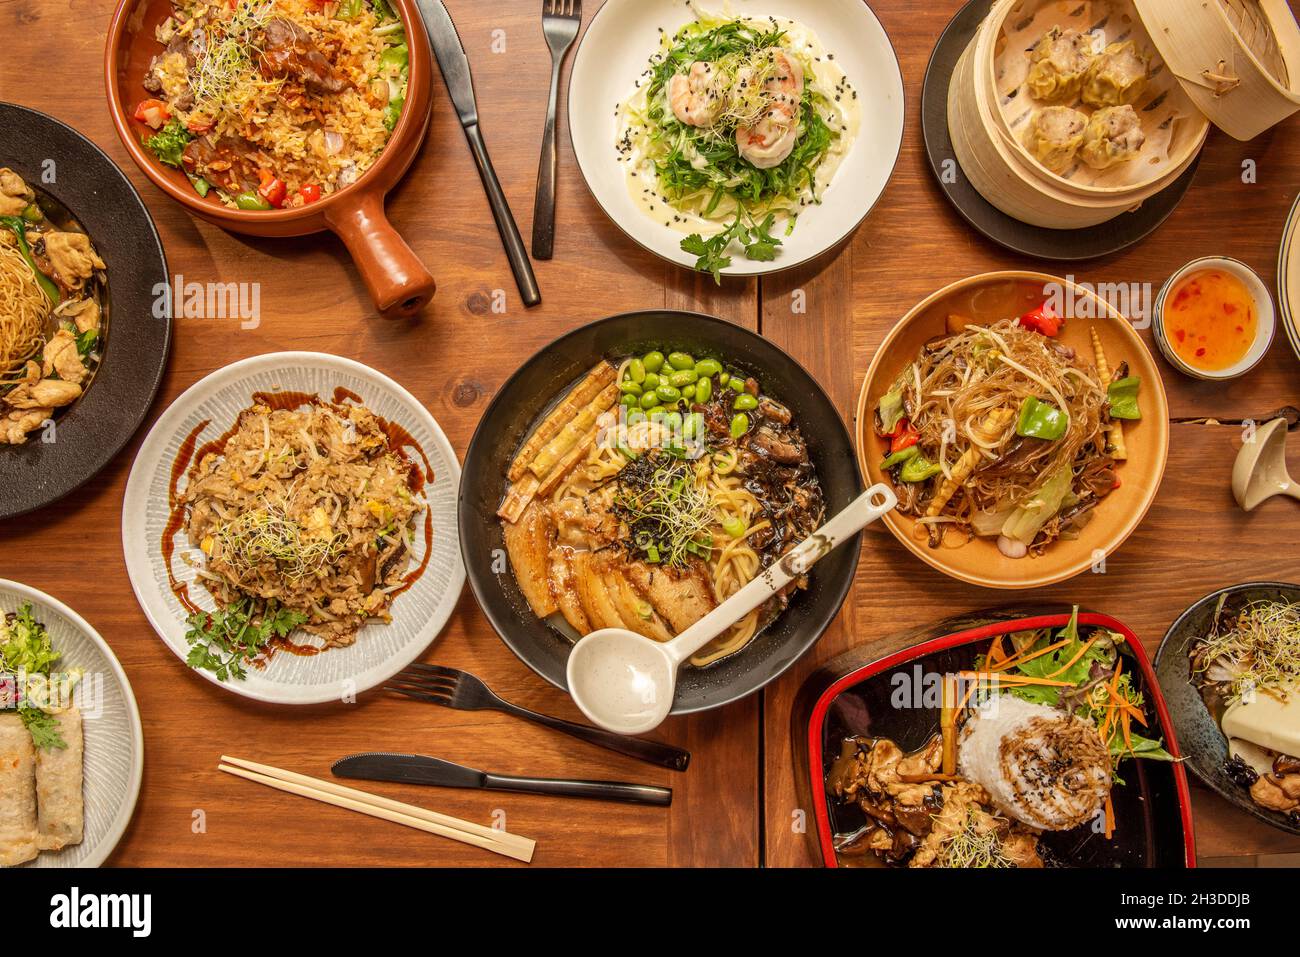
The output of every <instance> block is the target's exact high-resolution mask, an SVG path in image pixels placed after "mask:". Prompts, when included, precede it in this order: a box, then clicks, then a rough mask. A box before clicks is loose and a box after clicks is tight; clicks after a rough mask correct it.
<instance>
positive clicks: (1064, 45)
mask: <svg viewBox="0 0 1300 957" xmlns="http://www.w3.org/2000/svg"><path fill="white" fill-rule="evenodd" d="M1096 55H1097V43H1096V40H1095V38H1094V37H1093V35H1092V34H1091V33H1081V32H1080V31H1078V30H1074V29H1070V30H1062V29H1061V28H1060V27H1052V29H1050V30H1048V31H1047V33H1045V34H1043V38H1042V39H1041V40H1039V41H1038V43H1037V44H1035V45H1034V48H1033V50H1031V51H1030V52H1029V64H1030V65H1029V75H1028V76H1027V77H1026V78H1025V87H1026V88H1027V89H1028V90H1029V95H1030V96H1032V97H1034V98H1035V99H1039V100H1063V99H1065V98H1067V97H1072V96H1074V95H1075V94H1076V93H1078V92H1079V88H1080V87H1081V86H1082V85H1083V78H1084V76H1085V75H1086V74H1087V72H1088V66H1089V64H1091V63H1092V61H1093V58H1094V57H1095V56H1096Z"/></svg>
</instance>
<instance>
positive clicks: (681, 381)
mask: <svg viewBox="0 0 1300 957" xmlns="http://www.w3.org/2000/svg"><path fill="white" fill-rule="evenodd" d="M698 378H699V376H698V375H697V374H696V372H695V370H694V369H682V370H680V371H678V372H674V373H673V374H672V375H670V376H669V377H668V384H669V385H675V386H677V388H679V389H680V388H681V387H682V386H685V385H690V384H691V383H692V382H694V381H695V380H696V379H698Z"/></svg>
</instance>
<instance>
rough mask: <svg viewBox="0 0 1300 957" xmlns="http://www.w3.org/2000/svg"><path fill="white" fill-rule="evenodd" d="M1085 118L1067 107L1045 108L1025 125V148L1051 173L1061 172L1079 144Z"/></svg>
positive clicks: (1080, 143)
mask: <svg viewBox="0 0 1300 957" xmlns="http://www.w3.org/2000/svg"><path fill="white" fill-rule="evenodd" d="M1087 127H1088V117H1087V114H1085V113H1080V112H1079V111H1078V110H1076V109H1072V108H1070V107H1068V106H1047V107H1044V108H1043V109H1041V110H1039V111H1038V112H1037V113H1035V114H1034V116H1033V119H1031V120H1030V121H1029V132H1028V134H1027V136H1026V139H1025V145H1026V146H1028V147H1029V152H1030V153H1032V154H1033V155H1034V159H1036V160H1038V162H1040V163H1042V164H1043V165H1044V166H1046V167H1047V168H1048V169H1050V170H1051V171H1052V172H1053V173H1059V172H1061V171H1062V170H1064V169H1065V168H1066V167H1067V166H1069V165H1070V163H1071V162H1072V161H1073V160H1074V154H1075V153H1076V152H1078V150H1079V147H1080V146H1081V145H1082V144H1083V133H1084V130H1085V129H1087Z"/></svg>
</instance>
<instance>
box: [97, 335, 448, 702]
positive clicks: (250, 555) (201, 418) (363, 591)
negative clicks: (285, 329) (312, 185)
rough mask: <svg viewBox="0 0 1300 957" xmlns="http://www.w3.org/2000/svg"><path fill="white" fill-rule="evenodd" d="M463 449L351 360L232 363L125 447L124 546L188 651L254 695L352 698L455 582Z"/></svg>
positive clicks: (400, 656)
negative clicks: (131, 448) (129, 455)
mask: <svg viewBox="0 0 1300 957" xmlns="http://www.w3.org/2000/svg"><path fill="white" fill-rule="evenodd" d="M459 482H460V465H459V463H458V462H457V460H456V453H455V451H454V450H453V449H452V447H451V443H450V442H448V441H447V437H446V436H445V435H444V434H443V432H442V429H441V428H439V426H438V423H437V422H435V421H434V419H433V416H431V415H430V414H429V413H428V411H427V410H426V409H425V408H424V406H423V405H421V404H420V402H419V401H418V400H417V399H416V398H415V397H414V396H413V395H411V393H409V392H407V391H406V390H405V389H404V388H402V387H401V386H400V385H398V384H397V383H396V382H394V381H393V380H392V379H390V378H388V377H387V376H385V375H383V374H382V373H379V372H376V371H375V370H374V369H371V368H369V367H367V366H364V365H362V364H361V363H359V362H353V361H352V360H350V359H342V358H339V357H338V356H331V355H325V354H322V353H313V352H279V353H270V354H267V355H262V356H255V357H253V358H251V359H245V360H242V361H240V362H236V363H233V364H232V365H229V366H226V367H225V368H224V369H219V370H218V371H216V372H214V373H212V374H211V375H209V376H207V377H206V378H204V379H202V380H200V381H199V382H197V383H196V384H195V385H193V386H191V387H190V388H189V389H188V390H186V392H185V393H184V394H182V395H181V396H180V398H178V399H177V400H176V401H175V402H173V403H172V405H171V406H170V407H169V408H168V409H167V411H166V412H164V413H163V414H162V416H161V417H160V418H159V419H158V422H157V424H156V425H155V426H154V427H153V429H152V430H151V431H150V433H149V436H148V437H147V438H146V439H145V442H144V445H143V446H142V447H141V449H140V454H139V455H138V456H137V457H136V460H135V464H134V466H133V467H132V469H131V477H130V479H129V480H128V482H127V488H126V497H125V502H124V507H123V511H122V548H123V551H124V553H125V556H126V565H127V571H128V573H129V575H130V578H131V586H132V587H133V588H134V589H135V594H136V598H137V599H138V600H139V602H140V606H141V607H142V608H143V609H144V612H145V614H146V615H147V616H148V618H149V621H150V623H151V624H152V625H153V627H154V630H155V631H156V632H157V633H158V635H159V636H160V637H161V638H162V639H163V641H164V642H166V644H167V646H168V647H169V648H171V649H172V651H174V652H175V653H176V655H177V657H179V658H180V659H181V660H182V661H184V662H185V663H186V664H188V665H189V666H190V667H191V668H192V669H194V670H195V671H197V672H198V673H199V674H201V675H202V676H203V677H205V678H207V679H208V680H210V681H213V682H215V683H217V684H219V685H221V686H222V687H224V688H226V689H228V690H230V691H234V692H236V693H238V694H242V695H244V696H246V697H249V698H254V699H256V700H259V701H269V702H275V703H280V704H319V703H324V702H328V701H343V700H348V699H350V698H351V697H352V696H354V695H356V694H358V693H360V692H362V691H365V690H367V689H369V688H372V687H374V686H375V685H377V684H380V683H382V682H383V681H384V680H386V679H387V678H389V677H391V676H392V675H393V674H395V673H397V672H398V671H400V670H401V669H402V668H404V667H406V666H407V665H408V664H410V663H411V662H412V661H414V660H415V658H416V657H417V656H419V655H420V654H421V653H422V652H423V651H424V650H425V648H427V647H428V646H429V644H430V643H431V642H432V641H433V640H434V638H435V637H437V635H438V633H439V632H440V631H441V630H442V628H443V626H444V625H445V624H446V623H447V620H448V618H450V617H451V613H452V610H453V609H454V608H455V606H456V601H457V599H458V598H459V596H460V592H461V587H462V585H463V584H464V581H465V571H464V566H463V565H462V563H461V558H460V546H459V540H458V536H457V531H456V489H457V487H458V485H459Z"/></svg>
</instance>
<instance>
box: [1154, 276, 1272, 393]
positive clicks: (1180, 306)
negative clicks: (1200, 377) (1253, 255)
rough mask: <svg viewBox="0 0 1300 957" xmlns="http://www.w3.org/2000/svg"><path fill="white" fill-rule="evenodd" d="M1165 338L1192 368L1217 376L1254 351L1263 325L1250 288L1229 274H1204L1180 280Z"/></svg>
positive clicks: (1169, 305) (1168, 306)
mask: <svg viewBox="0 0 1300 957" xmlns="http://www.w3.org/2000/svg"><path fill="white" fill-rule="evenodd" d="M1164 323H1165V334H1166V336H1167V337H1168V339H1169V343H1170V345H1172V346H1173V349H1174V352H1176V353H1177V354H1178V357H1179V358H1180V359H1182V360H1183V361H1184V362H1186V363H1187V364H1188V365H1189V366H1192V367H1194V368H1196V369H1204V370H1205V371H1207V372H1217V371H1218V370H1220V369H1226V368H1228V367H1229V366H1232V365H1235V364H1236V363H1238V362H1240V361H1241V360H1242V359H1243V358H1244V357H1245V355H1246V353H1247V352H1249V351H1250V347H1251V345H1252V344H1253V343H1254V341H1255V334H1256V330H1257V328H1258V325H1259V315H1258V310H1257V309H1256V308H1255V300H1254V297H1253V296H1251V294H1250V290H1249V289H1247V288H1246V284H1245V283H1243V282H1242V281H1241V280H1240V279H1238V278H1237V277H1236V276H1234V275H1233V274H1232V273H1230V272H1227V271H1225V270H1223V269H1214V268H1211V269H1201V270H1197V271H1196V272H1193V273H1191V274H1189V275H1188V276H1186V277H1185V278H1183V279H1182V280H1180V281H1179V283H1178V284H1177V285H1176V286H1174V288H1173V290H1172V291H1171V292H1170V294H1169V297H1168V298H1167V299H1166V300H1165V306H1164Z"/></svg>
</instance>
